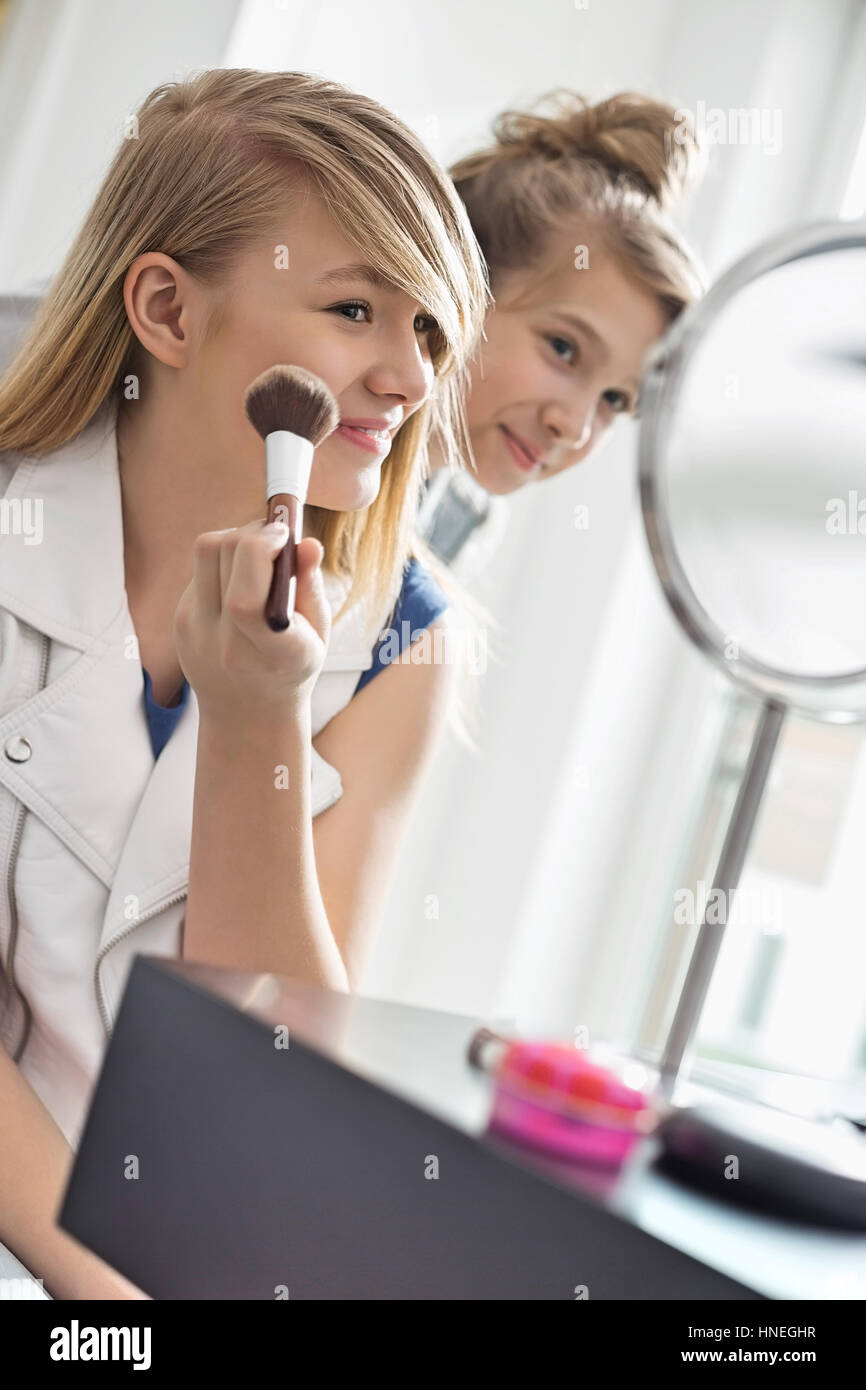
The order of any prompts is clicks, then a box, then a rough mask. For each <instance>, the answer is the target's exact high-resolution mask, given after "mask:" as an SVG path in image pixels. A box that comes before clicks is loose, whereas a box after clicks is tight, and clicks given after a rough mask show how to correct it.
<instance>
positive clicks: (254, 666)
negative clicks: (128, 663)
mask: <svg viewBox="0 0 866 1390" xmlns="http://www.w3.org/2000/svg"><path fill="white" fill-rule="evenodd" d="M245 405H246V412H247V417H248V419H249V421H250V423H251V424H252V425H253V426H254V428H255V429H256V430H257V432H258V433H259V435H260V436H261V438H262V440H263V441H264V453H265V470H264V471H265V492H266V497H267V504H268V524H267V525H266V526H263V525H262V523H260V522H253V523H252V524H251V525H248V526H242V527H239V528H237V529H235V530H230V531H212V532H206V533H204V534H203V535H201V536H199V537H198V538H197V540H196V543H195V549H194V572H193V579H192V582H191V584H190V585H189V586H188V587H187V589H186V591H185V593H184V594H183V595H182V597H181V600H180V603H179V604H178V607H177V610H176V613H175V622H174V638H175V643H176V645H177V652H178V659H179V661H180V664H181V667H182V669H183V672H184V675H185V676H186V678H187V680H188V681H189V683H190V685H191V686H192V687H193V689H194V690H195V692H196V696H197V698H198V702H199V709H200V711H201V713H202V714H203V715H205V716H207V715H210V714H215V715H216V714H218V715H220V716H226V717H227V718H228V719H229V720H230V721H231V722H232V723H236V722H237V721H243V720H244V719H245V718H247V719H248V718H250V717H251V716H254V717H255V718H256V719H260V718H261V716H262V715H263V714H264V713H265V712H266V711H268V710H274V711H276V712H277V714H278V716H279V715H280V714H285V712H286V710H287V702H288V707H289V708H291V707H292V706H293V705H294V704H296V702H297V700H298V699H299V698H300V699H303V698H304V697H305V696H306V697H308V696H309V695H310V694H311V693H312V688H313V685H314V684H315V681H316V677H317V676H318V674H319V671H320V670H321V668H322V663H323V662H324V659H325V653H326V651H327V647H328V640H329V637H330V631H331V611H330V608H329V605H328V601H327V598H326V595H325V591H324V584H323V581H322V573H321V569H320V567H319V566H320V561H321V558H322V553H323V551H322V546H321V545H320V544H319V542H318V541H317V540H315V539H313V538H312V537H307V538H306V539H302V536H303V510H304V502H305V501H306V496H307V486H308V484H309V479H310V470H311V467H312V461H313V452H314V450H315V448H316V446H317V445H318V444H320V443H321V442H322V440H324V439H326V438H327V436H328V435H329V434H330V433H331V432H332V431H333V430H334V429H336V427H337V425H338V423H339V410H338V408H337V403H336V401H335V400H334V397H333V395H332V394H331V392H330V390H329V389H328V387H327V386H326V385H325V383H324V382H323V381H322V380H321V379H320V378H319V377H317V376H314V375H313V374H312V373H311V372H307V371H304V370H303V369H302V368H300V367H289V366H283V365H278V366H275V367H271V368H269V369H268V370H267V371H266V372H263V373H262V374H261V375H260V376H259V377H257V378H256V380H255V381H254V382H253V383H252V385H251V386H250V387H249V389H248V390H247V393H246V400H245ZM281 523H282V524H281Z"/></svg>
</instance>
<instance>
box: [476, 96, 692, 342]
mask: <svg viewBox="0 0 866 1390" xmlns="http://www.w3.org/2000/svg"><path fill="white" fill-rule="evenodd" d="M548 104H549V105H550V106H551V108H552V109H551V111H550V112H549V113H548V114H545V112H544V110H543V109H542V110H528V111H514V110H508V111H503V112H502V113H501V115H499V116H498V117H497V119H496V120H495V122H494V124H493V133H494V136H495V143H494V144H492V145H488V146H486V147H485V148H484V149H481V150H478V151H476V152H475V153H473V154H470V155H467V156H466V157H465V158H463V159H460V160H458V161H457V163H456V164H454V165H452V167H451V170H450V173H451V176H452V178H453V179H454V182H455V185H456V187H457V191H458V193H459V194H460V197H461V198H462V200H463V203H464V204H465V206H466V209H467V211H468V213H469V217H470V220H471V222H472V227H473V230H474V232H475V235H476V236H477V238H478V241H479V244H480V246H481V249H482V251H483V253H484V257H485V260H486V262H487V269H488V273H489V277H490V282H491V285H492V286H493V290H494V294H495V291H496V286H497V283H498V280H499V279H500V278H501V277H502V275H503V273H504V272H506V271H508V270H511V269H522V268H525V267H526V266H537V267H538V268H539V275H543V274H544V272H545V269H546V258H547V254H548V252H549V250H550V247H551V243H552V241H553V237H554V235H555V233H557V232H559V231H564V230H569V231H570V230H572V229H573V228H574V227H575V225H576V224H580V225H584V224H588V225H590V226H591V227H592V229H593V232H594V233H597V234H598V235H599V236H600V238H601V240H602V242H603V243H604V244H605V245H606V246H607V248H608V250H609V251H610V252H611V253H612V254H613V256H614V258H615V259H616V260H617V261H618V263H619V264H620V265H621V266H622V268H623V270H624V271H625V272H626V273H629V274H631V276H632V277H633V278H635V279H636V280H637V281H638V282H639V283H640V284H641V285H642V286H644V287H645V288H646V289H648V290H649V291H651V292H652V293H653V294H654V295H655V296H656V297H657V299H658V301H659V303H660V305H661V306H662V309H663V311H664V313H665V315H666V317H667V319H668V321H669V322H672V321H673V320H674V319H675V318H677V316H678V315H679V314H680V313H681V312H682V311H683V309H684V308H685V307H686V306H687V305H688V304H690V303H692V301H693V300H695V299H697V298H698V297H699V296H700V295H701V294H702V293H703V291H704V289H705V288H706V280H707V277H706V273H705V270H704V267H703V265H702V263H701V261H700V259H699V258H698V256H697V255H696V254H695V252H694V251H693V249H692V248H691V247H690V245H689V243H688V242H687V240H686V239H685V237H684V236H683V234H682V233H681V232H680V231H679V229H678V228H677V227H676V225H675V224H674V222H673V221H672V219H671V215H670V214H671V210H672V208H673V206H674V204H675V203H676V202H677V200H678V199H679V198H680V197H681V195H682V194H683V193H684V192H685V191H686V189H687V188H688V187H689V186H690V185H692V184H694V183H696V182H697V180H698V178H699V177H700V175H701V173H702V172H703V168H704V163H705V152H704V150H703V149H702V147H701V145H700V142H699V141H698V139H697V138H696V135H695V133H694V130H693V129H691V128H690V127H689V125H688V123H687V122H686V121H684V120H683V119H682V117H681V115H680V114H679V113H678V111H677V110H676V109H675V108H674V107H673V106H671V105H669V104H668V103H666V102H662V101H656V100H654V99H653V98H651V97H647V96H642V95H640V94H639V93H637V92H618V93H616V94H615V95H613V96H610V97H607V98H605V99H604V100H603V101H599V102H596V103H595V104H594V105H593V104H591V103H590V102H589V101H588V100H587V99H586V98H585V97H582V96H579V95H578V94H577V93H576V92H571V91H568V90H567V89H563V88H557V89H556V90H555V91H553V92H549V93H547V94H546V95H545V96H543V97H540V98H539V100H538V102H537V103H536V107H541V108H543V107H544V106H546V105H548Z"/></svg>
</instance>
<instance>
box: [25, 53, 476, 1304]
mask: <svg viewBox="0 0 866 1390" xmlns="http://www.w3.org/2000/svg"><path fill="white" fill-rule="evenodd" d="M488 302H489V300H488V291H487V286H486V280H485V272H484V267H483V262H482V260H481V257H480V255H479V252H478V248H477V244H476V242H475V240H474V238H473V235H472V231H471V228H470V225H469V221H468V217H467V215H466V213H465V210H464V208H463V205H462V204H461V202H460V200H459V199H458V198H457V196H456V194H455V192H454V189H453V187H452V185H451V184H450V182H449V181H448V179H447V177H446V176H445V175H444V173H443V172H442V171H441V170H440V169H439V167H438V166H437V165H436V164H435V162H434V161H433V160H432V159H431V158H430V156H429V155H428V154H427V152H426V151H425V149H424V147H423V144H422V143H421V142H420V140H419V139H418V138H417V137H416V136H415V135H413V134H412V132H410V131H409V130H408V129H407V128H406V127H404V126H403V125H402V123H401V122H399V121H398V120H397V119H396V118H395V117H393V116H392V115H391V114H390V113H389V112H387V111H385V110H384V109H383V108H382V107H380V106H379V105H377V104H376V103H375V102H373V101H370V100H368V99H366V98H364V97H362V96H359V95H357V94H356V93H354V92H351V91H349V90H347V89H346V88H344V87H342V86H340V85H338V84H335V83H332V82H328V81H325V80H323V79H320V78H318V77H313V76H309V75H306V74H301V73H259V72H253V71H248V70H241V69H223V70H217V71H209V72H204V73H202V74H199V75H198V76H195V77H193V78H190V79H189V80H188V81H184V82H171V83H166V84H164V85H163V86H161V87H159V88H157V89H156V90H155V91H154V92H152V93H151V94H150V96H149V97H148V98H147V99H146V101H145V102H144V103H143V105H142V107H141V108H140V110H139V111H138V113H137V118H136V126H135V129H134V130H133V131H131V132H129V133H128V138H125V139H124V140H123V141H122V142H121V147H120V149H119V151H118V153H117V155H116V157H115V159H114V161H113V163H112V165H111V167H110V169H109V172H108V174H107V176H106V179H105V181H104V183H103V185H102V188H101V189H100V191H99V193H98V195H97V197H96V200H95V202H94V204H93V206H92V209H91V211H90V213H89V214H88V216H87V218H86V220H85V222H84V225H83V227H82V229H81V231H80V233H79V235H78V237H77V239H76V240H75V242H74V244H73V246H72V249H71V250H70V252H69V255H68V256H67V258H66V261H65V263H64V264H63V266H62V268H61V270H60V271H59V273H58V274H57V276H56V277H55V279H54V280H53V281H52V283H51V285H50V287H49V289H48V293H47V295H46V296H45V298H44V300H43V302H42V304H41V305H40V307H39V309H38V312H37V313H36V317H35V319H34V321H33V323H32V325H31V326H30V330H29V332H28V334H27V335H26V337H25V339H24V342H23V344H22V345H21V346H20V348H19V351H18V352H17V355H15V357H14V358H13V360H12V362H11V364H10V365H9V367H8V369H7V370H6V372H5V374H4V376H3V377H2V379H0V482H2V485H3V489H4V492H5V494H6V501H7V507H8V508H10V509H13V510H11V511H10V515H18V516H20V517H22V518H23V517H25V516H35V515H36V514H37V512H38V515H39V517H40V527H41V530H40V533H39V534H37V528H36V526H35V525H34V526H32V527H30V528H29V531H28V534H26V535H25V534H24V529H25V528H24V527H23V524H22V526H21V528H19V533H18V534H15V533H13V532H14V529H15V528H12V532H10V533H9V534H4V535H3V536H2V538H0V750H2V752H0V833H2V843H0V853H2V862H3V865H4V871H5V874H6V881H5V894H4V895H2V896H3V905H2V908H0V938H2V939H0V946H2V953H0V986H2V996H0V1038H2V1043H3V1046H2V1047H0V1106H2V1109H3V1111H4V1121H3V1125H2V1127H0V1129H2V1132H0V1241H3V1242H6V1244H7V1246H8V1247H9V1248H10V1249H11V1250H12V1252H13V1254H14V1255H16V1256H17V1257H18V1258H19V1259H20V1260H22V1261H23V1262H24V1264H25V1266H26V1267H27V1268H29V1269H30V1270H31V1271H32V1272H33V1274H34V1275H35V1277H37V1278H40V1277H41V1278H43V1279H44V1282H45V1286H46V1288H47V1290H48V1292H49V1293H50V1294H51V1295H52V1296H54V1297H60V1298H82V1297H97V1298H102V1297H104V1298H115V1297H140V1296H142V1295H141V1294H140V1293H139V1291H137V1290H134V1289H133V1288H132V1286H131V1285H129V1284H127V1283H126V1281H125V1280H123V1279H121V1278H120V1276H118V1275H117V1274H116V1273H115V1272H114V1271H113V1270H110V1269H109V1268H108V1267H106V1266H105V1265H104V1264H103V1263H102V1262H101V1261H99V1260H98V1259H96V1258H95V1257H93V1256H91V1255H89V1253H88V1252H86V1251H83V1250H82V1249H81V1248H80V1247H79V1246H78V1245H77V1243H76V1242H75V1241H73V1240H71V1239H70V1238H68V1237H66V1236H65V1235H64V1234H63V1233H62V1232H60V1231H58V1230H57V1228H56V1226H55V1224H54V1219H55V1213H56V1209H57V1204H58V1201H59V1197H60V1193H61V1191H62V1187H63V1183H64V1180H65V1175H66V1172H67V1169H68V1164H69V1160H70V1158H71V1154H72V1151H73V1150H74V1148H75V1145H76V1143H77V1140H78V1137H79V1135H80V1130H81V1127H82V1124H83V1120H84V1117H85V1114H86V1108H87V1103H88V1100H89V1096H90V1092H91V1089H92V1084H93V1081H94V1079H95V1074H96V1072H97V1069H98V1066H99V1063H100V1059H101V1056H102V1054H103V1051H104V1047H105V1044H106V1041H107V1039H108V1037H109V1036H110V1032H111V1028H112V1026H113V1019H114V1016H115V1014H116V1010H117V1006H118V1003H119V1000H120V997H121V994H122V990H123V985H124V983H125V980H126V978H127V975H128V971H129V968H130V965H131V962H132V959H133V956H134V954H135V953H136V952H139V951H140V952H147V953H156V954H162V955H166V956H181V957H182V958H184V959H188V960H193V961H202V962H206V963H209V964H212V965H215V966H224V967H230V968H235V969H240V970H249V971H273V972H277V973H282V974H285V975H289V976H293V977H295V978H297V979H300V980H304V981H309V982H313V983H316V984H319V985H324V986H327V987H330V988H333V989H337V990H353V989H354V988H356V986H357V982H358V979H359V976H360V973H361V970H362V967H363V963H364V959H365V956H366V953H367V950H368V949H369V946H370V944H371V939H372V934H373V931H374V928H375V924H376V919H377V915H378V912H379V909H380V906H381V902H382V899H383V895H384V893H385V890H386V886H387V883H388V880H389V875H390V872H391V868H392V865H393V863H394V859H395V855H396V851H397V848H398V845H399V843H400V838H401V835H402V831H403V828H404V826H405V823H406V821H407V819H408V816H409V813H410V810H411V808H412V806H413V804H414V801H415V798H416V797H417V795H418V793H419V789H420V786H421V783H422V780H423V777H424V774H425V770H426V768H427V766H428V764H429V762H430V760H431V758H432V756H433V752H434V749H435V747H436V745H437V741H438V739H439V737H440V733H441V731H442V728H443V725H444V724H445V722H446V719H447V717H448V714H449V710H450V706H451V698H452V694H453V681H454V677H455V672H456V662H452V661H450V660H448V659H447V656H448V652H449V648H448V639H449V631H450V612H449V609H448V601H447V597H446V596H443V595H442V594H441V593H440V592H439V591H438V590H437V589H436V586H435V580H434V577H433V576H432V574H431V573H430V572H429V571H428V570H427V569H426V567H425V566H423V565H421V564H420V563H419V561H418V560H417V558H416V557H414V556H413V553H412V544H413V538H412V532H413V523H414V518H415V515H416V511H417V506H418V501H419V497H420V494H421V491H422V486H423V478H424V475H425V471H426V468H427V441H428V437H429V435H430V432H431V431H432V430H435V431H436V433H437V436H438V437H439V439H440V441H443V440H444V441H445V450H446V453H447V452H448V450H449V448H452V444H449V441H453V459H454V460H455V461H456V460H458V459H459V458H460V457H461V455H462V453H463V452H464V451H465V449H466V447H467V441H466V437H465V432H464V431H463V428H462V424H461V419H462V399H463V394H464V390H465V379H464V378H465V369H466V364H467V363H468V361H469V360H470V359H471V357H472V355H473V353H474V351H475V350H476V348H477V343H478V336H479V333H480V329H481V326H482V323H483V316H484V312H485V310H486V307H487V304H488ZM280 362H284V363H288V364H293V365H296V366H300V367H304V368H306V369H307V370H309V371H312V372H314V373H316V374H317V375H318V376H320V377H321V378H322V379H323V380H324V381H325V382H326V384H327V385H328V386H329V387H330V389H331V391H332V392H333V394H334V396H335V397H336V400H337V405H338V408H339V412H340V419H341V427H340V429H339V430H338V431H337V432H336V433H335V434H333V435H331V436H330V437H329V438H328V439H326V440H325V441H324V443H323V444H322V445H321V446H320V447H319V448H318V449H317V450H316V453H315V456H314V460H313V467H312V474H311V480H310V486H309V492H308V496H307V505H306V507H305V527H304V539H303V540H302V542H301V543H300V545H299V548H298V565H299V577H298V589H297V599H296V615H297V616H296V619H295V620H293V622H292V625H291V627H290V628H289V630H288V631H287V632H282V633H274V632H272V631H271V630H270V628H269V627H268V625H267V624H266V622H265V621H264V618H263V609H264V603H265V599H266V596H267V591H268V587H269V582H270V575H271V571H272V563H273V558H274V556H275V554H276V553H277V550H278V548H279V546H280V545H281V544H282V542H283V539H284V537H282V536H280V535H273V534H271V533H269V532H268V531H267V530H266V529H265V527H264V520H265V492H264V479H265V474H264V455H263V446H262V441H261V439H260V438H259V436H258V435H257V434H256V432H255V430H254V429H253V427H252V425H251V424H250V423H249V421H248V420H247V418H246V415H245V412H244V393H245V391H246V388H247V386H248V385H249V384H250V383H251V382H252V381H253V380H254V379H255V378H256V377H257V376H258V375H259V374H260V373H261V372H262V371H264V370H265V369H266V368H268V367H270V366H272V365H273V364H275V363H280ZM440 447H441V445H440ZM16 508H17V511H16V510H14V509H16ZM409 577H411V581H412V594H411V595H410V597H412V601H413V603H416V602H420V603H421V609H422V611H423V617H422V620H421V624H419V622H418V621H417V616H416V622H415V628H416V629H417V628H418V627H419V626H420V625H422V624H426V626H425V632H429V633H431V634H432V633H433V632H434V631H435V633H437V634H438V636H439V638H440V639H441V641H440V642H439V644H438V650H439V652H440V653H442V652H444V653H445V656H446V659H438V660H435V661H434V660H424V661H418V660H405V661H403V660H400V661H398V660H391V661H389V662H387V663H374V665H373V666H372V667H371V666H370V652H371V650H372V648H373V641H374V638H375V635H376V633H377V632H378V631H380V629H381V627H382V625H383V623H384V622H385V621H387V619H388V616H389V614H390V613H391V612H392V611H393V610H394V606H395V603H396V604H398V605H399V604H400V602H401V600H406V599H407V594H406V585H407V579H408V578H409ZM437 595H438V597H437ZM419 596H420V598H419ZM416 615H417V608H416ZM413 638H414V634H413ZM410 655H411V654H410ZM359 677H360V679H359ZM362 682H363V684H362ZM155 1026H157V1025H156V1021H155ZM0 1253H2V1252H0Z"/></svg>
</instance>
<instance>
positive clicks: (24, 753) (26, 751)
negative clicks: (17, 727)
mask: <svg viewBox="0 0 866 1390" xmlns="http://www.w3.org/2000/svg"><path fill="white" fill-rule="evenodd" d="M3 752H4V753H5V754H6V757H7V758H8V759H9V761H10V762H12V763H26V762H27V759H28V758H29V757H30V754H31V753H32V752H33V748H32V747H31V744H30V741H29V739H26V738H22V737H21V735H20V734H16V735H15V737H14V738H7V740H6V743H5V744H4V747H3Z"/></svg>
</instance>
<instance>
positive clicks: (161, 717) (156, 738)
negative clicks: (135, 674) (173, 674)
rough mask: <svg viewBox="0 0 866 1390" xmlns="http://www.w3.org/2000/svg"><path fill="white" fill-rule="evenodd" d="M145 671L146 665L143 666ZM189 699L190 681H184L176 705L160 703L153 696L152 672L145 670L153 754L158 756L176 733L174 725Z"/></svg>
mask: <svg viewBox="0 0 866 1390" xmlns="http://www.w3.org/2000/svg"><path fill="white" fill-rule="evenodd" d="M142 670H143V671H144V667H142ZM188 699H189V681H184V683H183V689H182V690H181V692H180V699H179V700H178V702H177V704H176V705H171V706H169V705H158V704H157V703H156V700H155V699H154V698H153V690H152V689H151V684H150V672H149V671H144V709H145V713H146V714H147V727H148V728H149V730H150V742H151V746H152V748H153V756H154V757H155V758H158V757H159V755H160V753H161V752H162V750H163V748H164V747H165V745H166V744H167V743H168V740H169V738H170V737H171V735H172V734H173V733H174V727H175V725H176V724H177V721H178V720H179V719H180V716H181V715H182V714H183V712H184V709H185V708H186V703H187V701H188Z"/></svg>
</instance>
